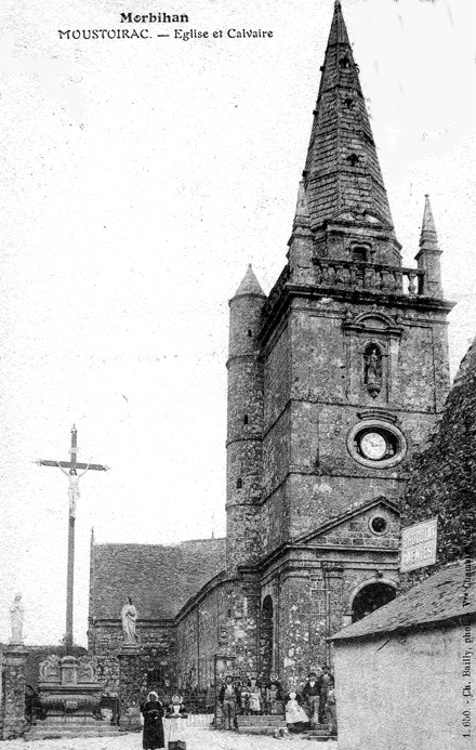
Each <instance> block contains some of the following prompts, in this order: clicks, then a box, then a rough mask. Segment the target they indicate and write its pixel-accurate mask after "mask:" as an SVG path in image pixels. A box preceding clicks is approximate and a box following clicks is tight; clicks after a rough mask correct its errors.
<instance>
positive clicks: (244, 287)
mask: <svg viewBox="0 0 476 750" xmlns="http://www.w3.org/2000/svg"><path fill="white" fill-rule="evenodd" d="M249 294H254V295H257V296H258V297H266V295H265V293H264V292H263V290H262V289H261V285H260V283H259V281H258V279H257V278H256V276H255V272H254V271H253V267H252V265H251V263H249V264H248V268H247V270H246V273H245V275H244V277H243V279H242V281H241V284H240V286H239V287H238V289H237V290H236V292H235V294H234V297H244V296H245V295H249Z"/></svg>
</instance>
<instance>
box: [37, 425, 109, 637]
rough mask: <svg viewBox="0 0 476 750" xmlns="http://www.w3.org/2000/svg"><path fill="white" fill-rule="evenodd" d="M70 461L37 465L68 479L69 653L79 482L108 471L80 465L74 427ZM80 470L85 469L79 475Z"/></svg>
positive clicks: (97, 467)
mask: <svg viewBox="0 0 476 750" xmlns="http://www.w3.org/2000/svg"><path fill="white" fill-rule="evenodd" d="M69 453H70V460H69V461H50V460H46V461H43V460H40V461H37V462H36V463H37V464H38V465H39V466H53V467H55V468H58V469H61V471H62V472H63V474H65V475H66V476H67V477H68V482H69V486H68V497H69V513H68V572H67V591H66V638H65V645H66V648H67V650H68V651H69V650H70V649H71V647H72V645H73V590H74V524H75V519H76V504H77V501H78V499H79V480H80V479H81V477H83V476H84V475H85V474H86V472H88V471H107V470H108V468H109V467H108V466H103V464H91V463H90V464H84V463H78V460H77V457H78V431H77V430H76V427H75V426H74V425H73V427H72V429H71V447H70V450H69ZM78 469H83V471H80V473H79V474H78Z"/></svg>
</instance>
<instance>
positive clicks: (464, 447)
mask: <svg viewBox="0 0 476 750" xmlns="http://www.w3.org/2000/svg"><path fill="white" fill-rule="evenodd" d="M433 516H438V541H437V566H436V568H435V567H434V566H433V567H431V568H424V569H422V570H419V571H415V572H413V573H410V574H407V575H405V576H404V577H403V587H404V589H406V588H408V587H409V586H411V585H412V584H413V583H415V582H417V581H419V580H423V579H424V578H425V577H427V576H428V575H430V574H431V573H433V572H434V571H435V570H436V569H438V568H439V567H440V566H442V565H444V564H446V563H448V562H451V561H453V560H457V559H461V558H464V557H474V555H475V553H476V345H475V343H473V345H472V346H471V348H470V349H469V351H468V353H467V355H466V357H465V358H464V360H463V362H462V364H461V367H460V370H459V372H458V375H457V376H456V378H455V381H454V384H453V387H452V389H451V392H450V394H449V396H448V400H447V402H446V406H445V411H444V414H443V416H442V417H441V420H440V422H439V424H438V426H437V428H436V429H435V431H434V433H433V435H432V436H431V438H430V439H429V440H428V441H427V443H426V444H425V446H424V447H423V449H422V450H421V452H420V453H419V454H418V455H417V456H415V458H414V460H413V462H412V465H411V471H410V479H409V481H408V484H407V487H406V491H405V495H404V497H403V500H402V525H403V526H410V525H412V524H414V523H418V522H419V521H424V520H426V519H429V518H432V517H433Z"/></svg>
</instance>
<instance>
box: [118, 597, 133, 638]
mask: <svg viewBox="0 0 476 750" xmlns="http://www.w3.org/2000/svg"><path fill="white" fill-rule="evenodd" d="M121 619H122V634H123V636H124V643H125V644H126V645H129V646H131V645H134V644H136V643H137V636H136V622H137V610H136V608H135V607H134V605H133V604H132V599H131V597H130V596H128V597H127V603H126V604H124V606H123V608H122V609H121Z"/></svg>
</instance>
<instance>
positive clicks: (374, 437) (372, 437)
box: [360, 432, 387, 461]
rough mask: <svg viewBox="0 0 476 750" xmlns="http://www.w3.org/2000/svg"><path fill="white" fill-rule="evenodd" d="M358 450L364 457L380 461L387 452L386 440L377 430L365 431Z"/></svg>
mask: <svg viewBox="0 0 476 750" xmlns="http://www.w3.org/2000/svg"><path fill="white" fill-rule="evenodd" d="M360 450H361V451H362V454H363V455H364V456H365V458H370V459H371V460H372V461H380V460H381V459H382V458H383V457H384V456H385V454H386V453H387V441H386V440H385V438H384V436H383V435H381V434H380V433H379V432H366V433H365V435H363V437H362V438H361V440H360Z"/></svg>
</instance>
